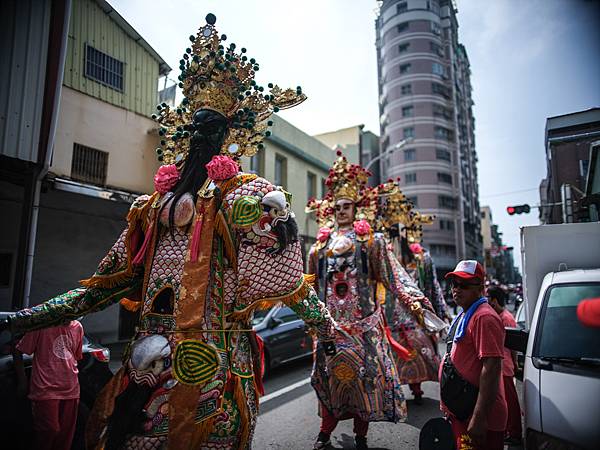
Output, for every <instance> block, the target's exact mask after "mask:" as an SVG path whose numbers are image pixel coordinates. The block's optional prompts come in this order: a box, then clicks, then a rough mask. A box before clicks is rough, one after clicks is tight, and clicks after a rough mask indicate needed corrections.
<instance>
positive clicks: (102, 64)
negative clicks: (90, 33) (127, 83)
mask: <svg viewBox="0 0 600 450" xmlns="http://www.w3.org/2000/svg"><path fill="white" fill-rule="evenodd" d="M123 69H124V64H123V62H121V61H119V60H118V59H115V58H113V57H112V56H108V55H107V54H106V53H103V52H101V51H100V50H96V49H95V48H94V47H92V46H91V45H88V44H86V45H85V76H86V77H87V78H90V79H92V80H94V81H97V82H98V83H101V84H104V85H105V86H108V87H111V88H113V89H115V90H117V91H120V92H123Z"/></svg>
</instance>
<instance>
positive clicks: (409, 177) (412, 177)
mask: <svg viewBox="0 0 600 450" xmlns="http://www.w3.org/2000/svg"><path fill="white" fill-rule="evenodd" d="M404 181H405V182H406V184H414V183H416V182H417V174H416V173H415V172H410V173H406V174H405V175H404Z"/></svg>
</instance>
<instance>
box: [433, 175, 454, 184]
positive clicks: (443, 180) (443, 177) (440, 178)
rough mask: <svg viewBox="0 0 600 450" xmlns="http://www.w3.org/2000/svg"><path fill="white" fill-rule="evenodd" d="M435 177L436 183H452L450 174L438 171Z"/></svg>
mask: <svg viewBox="0 0 600 450" xmlns="http://www.w3.org/2000/svg"><path fill="white" fill-rule="evenodd" d="M437 179H438V183H446V184H452V175H450V174H449V173H444V172H438V174H437Z"/></svg>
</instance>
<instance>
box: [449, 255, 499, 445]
mask: <svg viewBox="0 0 600 450" xmlns="http://www.w3.org/2000/svg"><path fill="white" fill-rule="evenodd" d="M446 279H449V280H450V283H451V285H452V297H453V299H454V301H455V302H456V304H457V305H458V306H460V307H461V308H462V309H463V312H462V313H461V314H459V315H458V316H457V317H456V319H455V320H456V321H457V322H456V323H453V326H454V330H456V331H455V332H454V333H453V334H454V336H453V342H452V349H451V353H450V356H448V355H445V357H444V358H448V357H450V361H451V362H452V364H453V365H454V367H455V368H456V371H457V372H458V374H459V375H460V377H462V378H463V379H464V380H466V381H467V382H468V383H469V384H471V385H473V386H475V387H477V388H478V391H477V394H476V397H477V399H476V402H475V406H474V409H473V412H472V414H471V415H470V416H468V417H467V418H466V419H464V420H459V419H458V418H457V417H456V416H454V415H453V414H452V413H451V412H450V410H449V408H448V407H447V406H446V405H445V404H444V403H443V401H442V402H441V409H442V411H444V412H445V413H446V414H447V415H448V417H449V419H450V422H451V425H452V432H453V434H454V438H455V439H456V447H457V449H461V448H474V449H480V450H483V449H485V450H502V449H503V448H504V430H505V429H506V417H507V411H506V402H505V400H504V385H503V383H502V358H503V354H504V351H503V350H504V327H503V326H502V322H501V320H500V318H499V317H498V314H496V312H495V311H494V310H493V309H492V307H491V306H490V305H489V304H488V303H487V301H486V299H485V297H484V296H483V291H484V280H485V272H484V270H483V267H482V266H481V264H479V263H478V262H477V261H473V260H466V261H461V262H459V263H458V265H457V266H456V269H454V271H453V272H450V273H448V274H447V275H446ZM442 372H443V364H442V365H441V366H440V381H441V379H442ZM442 395H443V394H442ZM469 444H470V445H471V447H469V446H468V445H469Z"/></svg>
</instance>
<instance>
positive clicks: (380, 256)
mask: <svg viewBox="0 0 600 450" xmlns="http://www.w3.org/2000/svg"><path fill="white" fill-rule="evenodd" d="M338 155H339V158H338V159H337V160H336V161H335V162H334V165H333V167H332V169H331V171H330V175H329V177H328V179H327V181H326V184H327V186H328V187H329V193H328V194H327V196H326V197H325V198H324V199H322V200H319V201H316V200H315V201H311V202H309V205H308V209H309V210H313V211H315V212H316V216H317V220H318V222H319V223H320V225H325V226H322V227H321V229H320V230H319V236H317V242H316V243H315V244H314V245H313V246H312V248H311V250H310V253H309V273H310V274H314V275H315V276H316V280H315V282H316V283H317V285H318V286H317V287H318V291H319V296H320V298H321V299H322V300H323V302H324V303H325V304H326V305H327V308H328V310H329V311H330V313H331V315H332V317H333V318H334V320H335V321H336V323H337V324H338V325H339V327H340V328H341V329H343V330H344V331H345V332H346V333H345V334H343V333H337V334H336V349H337V353H336V355H335V356H333V357H326V356H325V355H324V352H323V349H322V347H321V345H320V343H317V345H316V353H315V359H314V367H313V372H312V378H311V382H312V386H313V388H314V389H315V391H316V393H317V396H318V398H319V401H320V407H321V408H325V409H326V410H327V413H328V414H327V413H325V414H324V413H321V416H322V418H325V419H326V417H325V416H329V415H331V416H333V417H334V418H335V419H337V420H344V419H348V418H351V417H352V418H355V420H356V419H359V420H360V421H363V422H375V421H390V422H398V421H402V420H404V419H405V418H406V405H405V401H404V396H403V394H402V389H401V386H400V382H399V379H398V374H397V371H396V366H395V364H394V358H393V356H392V347H391V345H390V342H389V339H388V336H389V333H388V332H387V330H386V324H385V316H384V312H383V309H382V301H383V299H384V298H385V291H386V289H388V290H390V291H392V292H397V286H396V284H395V279H396V277H394V276H393V275H392V274H391V271H392V270H394V268H393V267H392V266H391V265H390V263H389V256H390V254H389V251H388V249H387V246H386V244H385V241H384V239H383V235H381V234H379V233H373V230H372V228H371V225H370V223H369V220H368V219H370V218H372V217H374V216H372V213H373V212H374V210H373V209H372V208H373V207H374V206H375V203H374V201H376V198H375V197H373V196H372V195H371V194H372V191H371V190H370V189H369V188H368V187H367V186H366V180H367V178H368V176H369V173H368V172H367V171H366V170H364V169H363V168H361V167H360V166H358V165H354V164H349V163H348V162H347V160H346V158H345V157H343V156H342V155H341V153H339V154H338ZM345 200H347V201H351V202H352V203H353V204H354V205H355V206H354V208H355V209H354V222H353V223H350V225H349V226H348V227H347V228H346V227H342V228H340V227H336V228H337V229H334V227H333V207H334V205H336V204H337V202H340V201H345ZM326 420H327V419H326ZM356 423H357V422H356V421H355V424H356ZM322 429H323V427H322ZM318 445H319V443H318V442H317V444H316V445H315V448H317V446H318Z"/></svg>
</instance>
